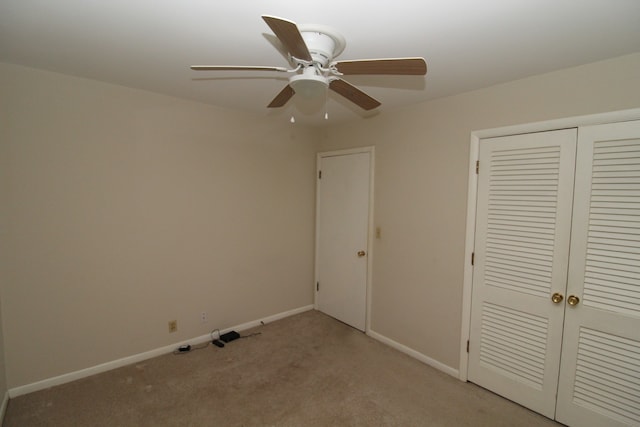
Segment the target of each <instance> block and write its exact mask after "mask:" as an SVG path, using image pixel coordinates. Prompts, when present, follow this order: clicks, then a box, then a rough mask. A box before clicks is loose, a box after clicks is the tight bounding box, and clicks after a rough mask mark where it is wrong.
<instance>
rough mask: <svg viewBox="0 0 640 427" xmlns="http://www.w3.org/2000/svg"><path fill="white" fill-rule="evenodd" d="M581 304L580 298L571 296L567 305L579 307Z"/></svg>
mask: <svg viewBox="0 0 640 427" xmlns="http://www.w3.org/2000/svg"><path fill="white" fill-rule="evenodd" d="M579 302H580V298H578V297H577V296H575V295H569V296H568V297H567V304H569V305H571V306H574V305H578V303H579Z"/></svg>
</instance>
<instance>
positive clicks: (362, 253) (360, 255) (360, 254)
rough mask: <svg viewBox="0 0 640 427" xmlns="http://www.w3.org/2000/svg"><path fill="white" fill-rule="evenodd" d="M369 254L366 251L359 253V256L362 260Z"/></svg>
mask: <svg viewBox="0 0 640 427" xmlns="http://www.w3.org/2000/svg"><path fill="white" fill-rule="evenodd" d="M366 254H367V253H366V252H365V251H358V256H359V257H360V258H362V257H363V256H365V255H366Z"/></svg>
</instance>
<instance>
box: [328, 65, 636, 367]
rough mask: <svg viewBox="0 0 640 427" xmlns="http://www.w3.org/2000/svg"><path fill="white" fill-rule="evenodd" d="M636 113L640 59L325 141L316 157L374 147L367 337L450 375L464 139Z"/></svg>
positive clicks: (403, 115)
mask: <svg viewBox="0 0 640 427" xmlns="http://www.w3.org/2000/svg"><path fill="white" fill-rule="evenodd" d="M427 81H428V76H427ZM427 84H428V83H427ZM637 107H640V54H635V55H631V56H626V57H621V58H618V59H613V60H609V61H605V62H600V63H594V64H590V65H586V66H582V67H577V68H572V69H567V70H562V71H558V72H554V73H550V74H545V75H540V76H535V77H531V78H527V79H524V80H519V81H514V82H511V83H507V84H503V85H500V86H494V87H490V88H487V89H483V90H478V91H474V92H469V93H465V94H462V95H458V96H452V97H448V98H443V99H439V100H435V101H432V102H427V103H424V104H420V105H416V106H413V107H411V108H407V109H404V110H403V111H399V112H394V113H387V112H383V113H382V114H380V115H378V116H376V117H374V118H371V119H367V120H363V121H361V122H358V123H355V124H353V123H352V124H348V125H345V126H341V127H337V128H331V129H329V130H327V131H325V132H324V136H323V138H324V140H323V142H322V143H321V150H323V151H325V150H333V149H338V148H344V147H353V146H366V145H375V147H376V170H375V225H376V226H379V227H381V231H382V234H381V239H379V240H375V245H374V254H373V256H374V260H373V289H372V313H371V320H372V329H373V330H374V331H375V332H378V333H380V334H382V335H385V336H387V337H388V338H391V339H392V340H395V341H397V342H399V343H401V344H404V345H406V346H408V347H410V348H413V349H415V350H417V351H419V352H420V353H422V354H424V355H426V356H427V357H430V358H432V359H434V360H436V361H438V362H440V363H443V364H445V365H448V366H450V367H452V368H454V369H457V368H458V367H459V351H460V347H459V346H460V344H459V343H460V329H461V323H460V322H461V315H462V313H461V309H462V305H461V304H462V301H461V300H462V285H463V268H464V263H465V262H468V260H466V259H464V243H465V221H466V201H467V177H468V173H467V171H468V162H469V139H470V133H471V132H472V131H473V130H480V129H487V128H493V127H500V126H505V125H512V124H520V123H529V122H535V121H542V120H547V119H555V118H563V117H570V116H577V115H584V114H591V113H599V112H606V111H613V110H621V109H628V108H637Z"/></svg>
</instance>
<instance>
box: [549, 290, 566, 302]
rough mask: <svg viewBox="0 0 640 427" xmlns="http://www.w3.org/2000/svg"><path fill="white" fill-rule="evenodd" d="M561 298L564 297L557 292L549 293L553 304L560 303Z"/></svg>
mask: <svg viewBox="0 0 640 427" xmlns="http://www.w3.org/2000/svg"><path fill="white" fill-rule="evenodd" d="M563 299H564V297H563V296H562V294H559V293H558V292H556V293H555V294H553V295H551V301H553V303H554V304H560V303H561V302H562V300H563Z"/></svg>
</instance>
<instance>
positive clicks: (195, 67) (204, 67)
mask: <svg viewBox="0 0 640 427" xmlns="http://www.w3.org/2000/svg"><path fill="white" fill-rule="evenodd" d="M191 69H192V70H196V71H253V70H255V71H279V72H287V71H289V70H288V69H286V68H284V67H267V66H264V67H263V66H260V65H257V66H253V65H192V66H191Z"/></svg>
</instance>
